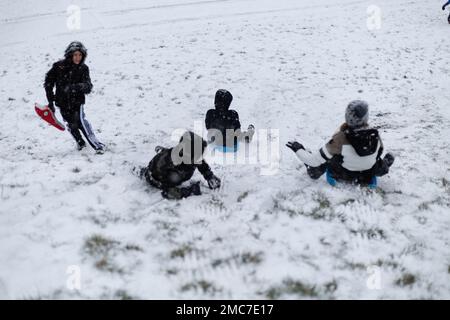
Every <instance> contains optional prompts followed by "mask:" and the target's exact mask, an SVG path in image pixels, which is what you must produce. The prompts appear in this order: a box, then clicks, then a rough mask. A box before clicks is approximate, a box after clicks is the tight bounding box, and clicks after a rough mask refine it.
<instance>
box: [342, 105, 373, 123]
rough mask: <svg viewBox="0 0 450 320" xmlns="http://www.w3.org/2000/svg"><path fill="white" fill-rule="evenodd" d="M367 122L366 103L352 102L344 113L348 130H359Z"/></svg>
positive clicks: (367, 110) (367, 108) (367, 109)
mask: <svg viewBox="0 0 450 320" xmlns="http://www.w3.org/2000/svg"><path fill="white" fill-rule="evenodd" d="M368 121H369V104H368V103H367V102H366V101H362V100H354V101H352V102H350V103H349V104H348V106H347V110H346V111H345V122H346V123H347V124H348V126H349V127H350V128H359V127H362V126H364V125H367V123H368Z"/></svg>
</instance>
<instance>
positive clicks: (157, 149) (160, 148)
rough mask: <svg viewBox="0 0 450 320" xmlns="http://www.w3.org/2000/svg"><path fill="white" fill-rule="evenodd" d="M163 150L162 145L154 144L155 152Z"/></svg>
mask: <svg viewBox="0 0 450 320" xmlns="http://www.w3.org/2000/svg"><path fill="white" fill-rule="evenodd" d="M163 150H164V147H161V146H156V147H155V152H156V153H160V152H161V151H163Z"/></svg>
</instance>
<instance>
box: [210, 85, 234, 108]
mask: <svg viewBox="0 0 450 320" xmlns="http://www.w3.org/2000/svg"><path fill="white" fill-rule="evenodd" d="M232 101H233V95H232V94H231V93H230V91H228V90H225V89H220V90H217V92H216V98H215V99H214V105H215V106H216V109H219V110H228V108H230V105H231V102H232Z"/></svg>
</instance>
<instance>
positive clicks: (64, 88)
mask: <svg viewBox="0 0 450 320" xmlns="http://www.w3.org/2000/svg"><path fill="white" fill-rule="evenodd" d="M54 87H56V92H55V93H53V88H54ZM44 88H45V92H46V95H47V100H48V101H49V102H52V101H54V102H55V104H56V105H57V106H58V107H61V108H73V107H77V106H79V105H82V104H84V103H85V94H89V93H90V92H91V90H92V83H91V78H90V76H89V67H88V66H87V65H86V64H84V63H80V64H78V65H77V64H74V63H73V62H71V61H70V60H68V59H65V60H61V61H58V62H56V63H54V64H53V66H52V68H51V69H50V70H49V71H48V72H47V74H46V76H45V82H44Z"/></svg>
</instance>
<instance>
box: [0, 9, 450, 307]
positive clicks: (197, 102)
mask: <svg viewBox="0 0 450 320" xmlns="http://www.w3.org/2000/svg"><path fill="white" fill-rule="evenodd" d="M441 2H443V1H420V0H416V1H406V2H405V1H400V0H389V1H388V0H371V1H357V0H353V1H350V0H341V1H338V0H331V1H327V2H317V3H316V2H311V1H306V0H277V1H275V0H273V1H269V0H216V1H214V0H203V1H202V0H197V1H195V0H189V1H188V0H170V1H169V0H166V1H163V0H158V1H144V0H133V1H106V0H103V1H101V0H94V1H87V0H86V1H81V0H80V1H60V0H45V1H39V2H37V1H31V0H29V1H25V0H17V1H6V0H3V1H1V3H0V48H1V49H2V54H1V59H0V91H1V94H0V101H1V108H2V115H1V117H0V159H1V160H0V161H1V162H0V197H1V198H0V199H1V200H0V298H12V299H21V298H29V299H36V298H75V299H77V298H143V299H178V298H181V299H185V298H187V299H193V298H199V299H203V298H212V299H222V298H231V299H238V298H240V299H247V298H251V299H254V298H262V299H266V298H269V299H271V298H275V299H298V298H313V299H316V298H318V299H344V298H354V299H360V298H368V299H379V298H382V299H383V298H384V299H386V298H394V299H407V298H414V299H416V298H437V299H442V298H446V299H449V298H450V169H449V167H450V160H449V151H448V150H449V147H450V146H449V138H450V108H449V101H450V91H449V90H448V85H449V79H450V63H449V62H450V61H449V59H448V57H449V53H450V41H449V36H448V35H449V25H448V24H447V22H446V15H445V14H444V13H443V12H442V11H441V10H440V5H441V4H442V3H441ZM37 3H39V5H37ZM70 4H72V5H73V4H75V5H79V6H80V7H81V29H80V30H72V31H71V30H69V29H68V28H67V27H66V19H67V14H66V8H67V6H68V5H70ZM370 5H376V6H378V7H379V8H380V9H381V14H382V16H381V17H382V20H381V23H382V24H381V29H378V30H372V31H370V30H368V27H367V23H366V21H367V17H368V14H367V8H368V7H369V6H370ZM72 40H80V41H82V42H83V43H84V44H85V45H86V46H87V48H88V50H89V56H88V59H87V64H88V65H89V67H90V69H91V77H92V80H93V84H94V89H95V90H94V92H93V93H92V94H91V95H89V96H88V98H87V104H86V113H87V117H88V119H89V120H90V121H91V123H92V124H93V126H94V129H96V130H97V131H98V136H99V137H100V138H101V139H102V140H103V141H104V142H105V143H106V144H107V145H108V147H109V151H108V152H107V153H106V154H104V155H101V156H100V155H96V154H94V152H93V151H92V150H86V151H83V152H81V153H79V152H77V151H75V147H74V143H73V141H72V139H71V137H70V136H69V134H68V133H61V132H58V131H57V130H56V129H54V128H50V127H49V126H47V125H45V124H44V123H43V122H42V121H40V120H39V119H38V118H37V116H36V115H35V114H34V111H33V104H34V102H35V101H38V102H45V94H44V90H43V88H42V82H43V79H44V74H45V72H46V71H47V70H48V69H49V68H50V66H51V63H53V62H54V61H56V60H58V59H59V58H60V57H62V54H63V51H64V48H65V47H66V45H67V44H68V43H69V42H70V41H72ZM219 88H226V89H228V90H230V91H231V92H232V93H233V95H234V98H235V99H234V102H233V107H234V108H236V109H237V110H239V113H240V116H241V121H242V123H243V125H244V126H247V125H248V124H250V123H253V124H254V125H255V126H256V128H257V129H279V132H280V136H279V138H280V162H279V170H278V172H277V173H276V174H273V175H261V174H260V168H259V166H258V165H236V166H222V165H220V164H214V165H212V167H213V171H214V172H215V173H216V174H217V175H218V176H219V177H220V178H221V179H222V182H223V186H222V187H221V189H220V190H219V191H214V192H213V191H209V190H208V189H207V188H206V184H205V183H204V181H203V180H202V181H203V182H202V184H203V189H204V190H205V193H204V195H203V196H201V197H192V198H189V199H186V200H183V201H179V202H176V201H175V202H173V201H166V200H161V196H160V194H159V192H157V191H155V190H152V189H151V188H150V187H148V186H146V184H145V183H144V182H142V181H140V180H139V179H138V178H137V177H136V176H135V175H134V174H133V173H132V169H133V167H134V166H143V165H146V164H147V163H148V161H149V160H150V159H151V157H152V156H153V155H154V147H155V146H156V145H159V144H161V145H165V146H171V145H173V144H174V143H173V142H172V141H171V135H172V132H173V131H174V130H175V129H177V128H187V129H193V127H194V123H195V121H200V122H202V121H203V119H204V115H205V113H206V111H207V109H208V108H211V107H212V106H213V98H214V93H215V91H216V90H217V89H219ZM357 98H360V99H365V100H367V101H368V102H369V103H370V105H371V122H372V124H374V125H375V126H378V127H380V131H381V134H382V138H383V141H384V144H385V147H386V149H387V150H389V151H392V152H393V153H394V154H396V156H397V159H396V163H395V164H394V166H393V168H392V170H391V172H390V174H389V175H387V176H386V177H384V178H382V179H380V183H379V186H380V188H379V190H377V191H374V192H371V191H367V190H365V189H360V188H355V187H350V186H339V187H338V188H332V187H330V186H329V185H327V184H326V181H325V179H321V180H319V181H312V180H310V179H309V178H308V177H307V176H306V173H305V169H304V167H303V166H302V165H301V164H300V163H299V162H298V160H297V159H296V157H295V156H294V154H293V153H292V152H291V151H290V150H289V149H287V148H286V147H284V143H285V142H287V141H288V140H289V139H292V138H296V139H298V140H299V141H300V142H302V143H303V144H305V145H306V146H309V147H310V148H317V147H319V146H321V144H322V143H324V142H325V141H326V140H327V139H328V138H329V137H330V136H331V134H332V133H333V132H334V131H335V129H336V128H337V127H338V126H339V125H340V124H341V123H342V121H343V113H344V110H345V106H346V104H347V103H348V102H349V101H350V100H353V99H357ZM195 177H196V178H197V179H201V176H200V175H199V174H196V176H195ZM78 271H79V275H80V284H81V288H80V289H79V290H72V287H71V286H70V285H69V286H67V282H69V284H70V283H72V282H71V280H73V279H74V278H73V276H76V275H77V274H78ZM378 280H379V282H378Z"/></svg>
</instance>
